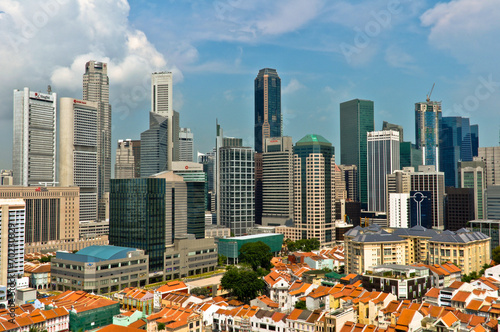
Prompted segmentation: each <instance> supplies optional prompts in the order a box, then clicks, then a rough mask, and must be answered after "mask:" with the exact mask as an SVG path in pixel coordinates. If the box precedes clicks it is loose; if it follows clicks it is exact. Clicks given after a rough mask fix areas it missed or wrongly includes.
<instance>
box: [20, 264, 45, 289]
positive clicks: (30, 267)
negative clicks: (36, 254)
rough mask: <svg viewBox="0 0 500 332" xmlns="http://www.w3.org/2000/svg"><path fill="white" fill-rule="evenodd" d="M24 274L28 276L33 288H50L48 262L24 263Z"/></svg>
mask: <svg viewBox="0 0 500 332" xmlns="http://www.w3.org/2000/svg"><path fill="white" fill-rule="evenodd" d="M24 276H25V277H28V278H29V285H30V287H33V288H34V289H47V288H50V263H43V264H35V263H31V262H25V263H24Z"/></svg>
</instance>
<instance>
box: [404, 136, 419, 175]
mask: <svg viewBox="0 0 500 332" xmlns="http://www.w3.org/2000/svg"><path fill="white" fill-rule="evenodd" d="M399 163H400V167H401V169H403V167H414V168H415V169H418V166H420V165H422V152H421V151H420V150H419V149H417V146H416V145H415V144H412V143H411V142H401V143H400V144H399Z"/></svg>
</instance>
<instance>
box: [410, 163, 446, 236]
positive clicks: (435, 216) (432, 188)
mask: <svg viewBox="0 0 500 332" xmlns="http://www.w3.org/2000/svg"><path fill="white" fill-rule="evenodd" d="M410 181H411V191H410V211H411V214H412V222H413V221H414V220H415V219H414V218H413V217H414V212H415V205H414V204H416V201H420V202H422V203H421V204H420V205H421V207H422V210H421V211H424V212H425V210H426V207H425V206H424V205H426V204H427V202H429V203H430V212H429V213H430V217H429V218H427V217H426V218H427V219H426V220H428V223H427V225H428V226H426V224H425V223H424V217H423V216H422V226H424V227H428V228H430V227H432V228H437V229H443V228H444V189H445V187H444V173H443V172H437V171H436V169H435V167H434V166H433V165H428V166H420V167H419V168H418V172H411V173H410ZM418 192H420V193H421V194H422V195H416V194H417V193H418ZM422 198H423V200H422ZM422 213H423V212H422ZM411 226H415V224H411Z"/></svg>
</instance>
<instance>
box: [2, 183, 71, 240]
mask: <svg viewBox="0 0 500 332" xmlns="http://www.w3.org/2000/svg"><path fill="white" fill-rule="evenodd" d="M79 194H80V189H79V188H78V187H34V186H32V187H23V186H8V187H0V199H8V198H15V199H23V200H24V202H25V220H26V222H25V242H26V245H27V246H29V245H31V244H36V243H38V244H47V242H48V241H59V240H60V241H63V242H72V241H75V240H78V215H79V212H80V200H79Z"/></svg>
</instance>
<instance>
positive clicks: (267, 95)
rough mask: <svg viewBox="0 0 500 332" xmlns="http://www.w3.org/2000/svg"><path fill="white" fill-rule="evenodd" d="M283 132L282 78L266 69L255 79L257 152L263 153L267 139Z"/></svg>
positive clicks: (273, 70) (274, 71)
mask: <svg viewBox="0 0 500 332" xmlns="http://www.w3.org/2000/svg"><path fill="white" fill-rule="evenodd" d="M282 132H283V125H282V119H281V78H280V77H279V76H278V73H277V72H276V69H271V68H264V69H261V70H259V74H258V75H257V77H256V78H255V152H258V153H262V151H263V150H264V149H263V146H264V145H263V144H264V141H265V139H266V138H270V137H281V136H282Z"/></svg>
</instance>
